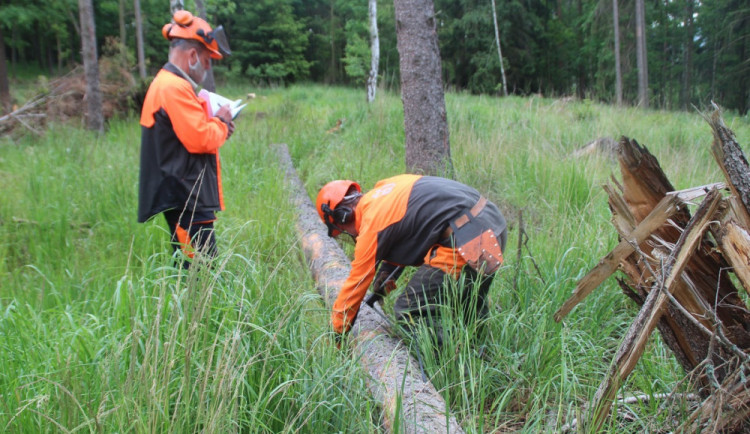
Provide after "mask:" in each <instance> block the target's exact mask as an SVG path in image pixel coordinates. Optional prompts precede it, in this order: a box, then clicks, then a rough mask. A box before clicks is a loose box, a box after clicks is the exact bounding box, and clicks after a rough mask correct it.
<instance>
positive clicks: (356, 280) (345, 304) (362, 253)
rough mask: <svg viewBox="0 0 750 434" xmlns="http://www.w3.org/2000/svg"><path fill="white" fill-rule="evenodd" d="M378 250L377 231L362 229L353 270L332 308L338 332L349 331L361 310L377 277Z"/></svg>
mask: <svg viewBox="0 0 750 434" xmlns="http://www.w3.org/2000/svg"><path fill="white" fill-rule="evenodd" d="M376 252H377V232H371V231H367V230H365V231H362V232H361V233H360V236H359V237H357V245H356V247H355V248H354V260H353V261H352V269H351V272H350V273H349V277H347V279H346V282H344V285H343V286H342V287H341V291H339V295H338V297H336V301H335V302H334V303H333V309H332V310H331V323H332V325H333V329H334V330H335V331H336V332H337V333H344V332H348V331H349V329H350V328H351V326H352V320H354V318H356V316H357V312H359V305H360V304H361V303H362V300H363V299H364V298H365V294H367V289H368V288H369V287H370V284H371V283H372V280H373V279H374V278H375V254H376Z"/></svg>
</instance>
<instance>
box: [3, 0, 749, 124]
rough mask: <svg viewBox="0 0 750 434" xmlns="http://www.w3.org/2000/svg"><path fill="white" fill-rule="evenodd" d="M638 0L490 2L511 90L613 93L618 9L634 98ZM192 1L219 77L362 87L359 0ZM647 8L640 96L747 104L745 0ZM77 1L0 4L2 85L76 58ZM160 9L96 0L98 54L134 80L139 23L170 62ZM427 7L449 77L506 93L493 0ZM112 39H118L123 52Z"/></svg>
mask: <svg viewBox="0 0 750 434" xmlns="http://www.w3.org/2000/svg"><path fill="white" fill-rule="evenodd" d="M196 3H198V4H197V5H196ZM635 4H636V0H556V1H551V0H496V9H497V20H498V27H499V37H500V43H501V45H502V55H503V62H504V63H503V66H504V70H505V74H506V76H507V88H508V92H509V93H513V94H517V95H528V94H542V95H544V96H562V95H575V96H577V97H579V98H590V99H594V100H599V101H604V102H612V103H615V102H616V92H615V79H616V77H615V75H616V74H615V71H616V68H615V50H614V47H615V32H614V28H615V26H614V24H615V22H614V20H613V16H614V14H613V10H614V5H617V8H618V12H619V14H617V16H619V20H618V23H617V24H618V26H619V36H620V42H619V45H620V57H621V68H622V81H623V102H624V103H625V104H632V105H636V104H638V101H639V99H638V77H637V75H638V68H637V62H636V39H635V34H636V32H635V25H636V24H635V23H636V20H635V16H636V13H635ZM136 6H139V9H140V15H138V14H136V12H135V10H136ZM200 6H203V7H205V10H206V13H207V16H208V20H209V22H211V23H212V24H216V25H218V24H223V25H224V27H225V29H226V31H227V34H228V36H229V38H230V44H231V45H232V49H233V51H234V55H233V56H232V57H231V59H227V60H224V61H221V62H218V63H217V65H216V69H217V71H219V72H220V73H218V74H217V79H218V80H220V81H221V80H228V79H237V78H239V79H245V80H248V81H250V82H252V83H253V84H254V85H267V84H271V85H278V84H289V83H294V82H308V81H311V82H316V83H324V84H338V85H340V84H344V85H352V86H364V83H365V81H366V79H367V74H368V71H369V66H370V48H369V43H370V35H369V30H368V4H367V1H366V0H357V1H355V0H253V1H250V0H203V1H197V2H196V1H191V0H188V1H186V2H185V8H186V9H188V10H192V11H194V12H195V11H196V8H197V7H200ZM644 6H645V22H646V32H645V33H646V45H647V59H648V67H647V69H646V68H644V69H646V71H647V73H648V89H649V93H648V105H649V106H652V107H659V108H666V109H691V107H692V106H693V105H695V106H699V107H703V106H705V104H706V103H707V102H708V101H710V100H714V101H716V102H718V103H720V104H721V105H722V106H724V107H726V108H727V109H730V110H737V112H739V113H740V114H746V113H747V111H748V107H749V106H750V0H704V1H697V0H685V1H679V2H676V1H672V0H647V1H646V2H645V3H644ZM77 7H78V5H77V2H76V0H57V1H54V2H50V1H43V0H0V49H2V48H3V46H4V50H2V51H4V52H5V56H6V59H7V77H8V78H9V79H10V83H11V87H12V85H13V80H14V78H15V77H17V76H18V75H19V74H23V71H25V70H26V69H25V68H26V67H27V66H28V65H36V66H38V67H39V68H41V69H42V70H43V71H45V73H46V72H48V73H50V74H56V73H62V72H65V71H67V70H68V69H69V68H71V67H72V66H73V65H76V64H78V63H81V61H82V59H81V49H80V47H81V42H80V41H81V38H80V35H79V24H78V15H77V14H76V13H75V11H76V10H77ZM169 7H170V5H169V2H168V1H167V0H96V1H94V14H95V23H96V35H97V46H98V47H99V53H100V55H103V56H111V57H116V58H118V59H121V60H122V61H123V64H124V66H126V67H127V68H128V69H129V70H130V71H132V73H133V74H134V75H136V76H138V75H139V73H138V71H139V68H138V67H137V61H136V58H137V56H136V28H137V26H136V22H137V20H138V19H140V20H141V22H142V28H143V34H144V55H145V66H146V68H145V75H146V76H150V75H151V74H153V73H154V72H155V71H156V70H157V69H158V68H159V67H160V66H161V65H162V64H163V63H164V61H165V59H166V43H165V41H164V39H163V38H162V36H161V27H162V26H163V25H164V23H166V22H167V21H169V19H170V12H169ZM435 13H436V17H437V19H438V22H437V30H438V36H439V41H440V54H441V56H442V65H443V77H444V83H445V85H446V86H447V87H448V88H450V89H454V90H460V91H463V90H465V91H469V92H471V93H482V94H502V76H501V67H500V61H499V56H498V50H497V48H496V41H495V31H494V25H493V17H492V1H491V0H435ZM378 28H379V36H380V51H381V55H380V76H381V84H382V85H384V86H386V87H388V88H396V87H398V84H399V78H398V75H399V68H398V52H397V50H396V31H395V23H394V11H393V2H392V1H390V0H382V1H381V0H379V1H378ZM119 41H125V50H124V51H121V46H120V44H119ZM122 53H125V55H124V56H123V55H122ZM1 73H2V71H1V70H0V75H1ZM140 75H143V72H141V74H140ZM0 78H2V77H0ZM144 78H145V77H144ZM641 105H643V104H641Z"/></svg>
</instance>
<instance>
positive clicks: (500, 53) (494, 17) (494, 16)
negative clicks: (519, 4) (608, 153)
mask: <svg viewBox="0 0 750 434" xmlns="http://www.w3.org/2000/svg"><path fill="white" fill-rule="evenodd" d="M614 1H617V0H614ZM492 22H493V23H494V24H495V43H496V44H497V57H498V58H500V74H501V75H502V76H503V96H508V83H507V82H506V81H505V66H504V65H503V51H502V49H501V48H500V31H499V30H498V28H497V12H496V10H495V0H492Z"/></svg>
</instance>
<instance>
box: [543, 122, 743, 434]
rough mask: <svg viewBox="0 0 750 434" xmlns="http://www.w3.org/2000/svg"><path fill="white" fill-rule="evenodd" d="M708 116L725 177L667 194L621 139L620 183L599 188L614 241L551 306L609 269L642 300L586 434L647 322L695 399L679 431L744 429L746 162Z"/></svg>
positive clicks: (655, 173) (632, 145)
mask: <svg viewBox="0 0 750 434" xmlns="http://www.w3.org/2000/svg"><path fill="white" fill-rule="evenodd" d="M706 120H707V121H708V123H709V125H710V126H711V128H712V130H713V135H714V141H713V144H712V153H713V156H714V159H715V160H716V162H717V163H718V164H719V166H720V167H721V170H722V172H723V173H724V175H725V178H726V182H719V183H715V184H711V185H704V186H700V187H695V188H691V189H687V190H682V191H675V189H674V188H673V186H672V184H671V183H670V181H669V179H668V178H667V176H666V175H665V174H664V172H663V171H662V169H661V167H660V166H659V163H658V161H657V160H656V158H655V157H654V156H653V155H652V154H650V153H649V151H648V149H646V148H645V147H644V146H641V145H639V144H638V143H637V142H636V141H635V140H631V139H628V138H626V137H623V138H622V139H621V140H620V142H619V145H618V149H617V151H618V161H619V165H620V172H621V174H622V182H621V183H620V182H618V181H617V180H616V179H614V178H613V180H612V183H611V184H610V185H607V186H605V190H606V192H607V194H608V195H609V206H610V210H611V211H612V223H613V225H614V227H615V229H616V230H617V232H618V234H619V239H620V242H619V244H618V245H617V246H616V247H615V248H614V249H613V250H612V251H611V252H610V253H609V254H607V255H606V256H605V257H604V258H602V259H601V260H600V261H599V263H598V264H597V265H596V266H595V267H594V268H593V269H592V270H591V271H590V272H589V273H588V274H587V275H586V276H584V278H583V279H581V280H580V281H579V282H578V284H577V286H576V289H575V290H574V292H573V295H572V296H571V297H570V298H569V299H568V300H567V301H566V302H565V303H564V304H563V305H562V307H560V309H559V310H558V311H557V312H556V313H555V320H557V321H560V320H562V318H563V317H564V316H565V315H567V314H568V313H569V312H570V311H571V309H573V307H574V306H575V305H576V304H577V303H579V302H580V301H582V300H583V299H584V298H585V297H586V296H587V295H588V294H590V293H591V292H592V291H593V290H594V289H596V288H597V287H598V286H599V285H600V284H601V283H602V282H604V280H605V279H607V278H608V277H609V276H610V275H612V274H613V273H614V272H615V271H617V270H619V271H620V272H621V273H622V277H619V278H618V279H617V282H618V284H619V286H620V287H621V289H622V290H623V292H624V293H625V295H627V296H628V297H629V298H630V299H632V300H633V301H635V302H636V303H637V304H638V305H639V306H640V312H639V314H638V316H637V317H636V318H635V320H634V321H633V323H632V325H631V326H630V329H629V330H628V332H627V334H626V336H625V338H624V340H623V343H622V344H621V346H620V348H619V350H618V352H617V354H616V356H615V359H614V361H613V363H612V365H611V369H610V371H609V373H608V375H607V377H606V378H605V379H604V380H603V381H602V383H601V384H600V386H599V389H598V390H597V393H596V395H595V397H594V400H593V402H592V403H590V405H589V406H588V409H589V410H588V415H587V420H586V423H585V424H586V427H585V428H586V430H587V431H589V432H596V431H598V430H599V429H600V428H601V427H602V425H603V424H604V422H605V421H606V418H607V416H608V414H609V411H610V408H611V406H612V404H613V403H614V402H615V398H616V394H617V392H618V389H619V387H620V386H621V385H622V384H623V383H624V382H625V380H626V379H627V377H628V375H629V374H630V373H631V372H632V370H633V369H634V367H635V365H636V363H637V362H638V359H639V358H640V357H641V355H642V354H643V351H644V348H645V345H646V342H647V340H648V337H649V336H650V334H651V332H652V331H653V330H654V328H658V330H659V332H660V334H661V336H662V339H663V340H664V342H665V344H666V345H667V346H668V347H669V348H670V349H671V351H672V352H673V353H674V355H675V358H676V359H677V361H678V362H679V363H680V365H682V367H683V368H684V369H685V371H686V372H687V373H688V377H687V378H688V380H690V381H691V384H693V385H694V387H695V388H696V389H697V390H696V391H697V394H698V396H699V397H700V398H701V399H700V402H699V404H698V405H696V406H695V407H694V408H693V410H692V412H691V414H690V416H689V417H687V418H686V419H685V420H684V422H682V424H681V426H680V427H678V429H677V431H679V432H701V431H708V432H747V431H748V429H750V385H749V384H748V381H747V379H748V378H750V310H748V306H747V303H746V300H747V295H748V294H747V293H748V292H750V165H748V162H747V159H746V158H745V155H744V154H743V152H742V150H741V148H740V146H739V145H738V144H737V142H736V139H735V136H734V133H733V132H732V131H731V130H729V129H728V128H727V127H726V126H725V125H724V122H723V120H722V118H721V115H720V111H719V110H718V107H717V110H716V111H715V112H714V113H713V114H712V115H711V116H710V117H708V116H707V117H706ZM696 206H697V207H696ZM690 208H695V210H694V212H693V213H691V212H690ZM740 291H744V294H741V293H740Z"/></svg>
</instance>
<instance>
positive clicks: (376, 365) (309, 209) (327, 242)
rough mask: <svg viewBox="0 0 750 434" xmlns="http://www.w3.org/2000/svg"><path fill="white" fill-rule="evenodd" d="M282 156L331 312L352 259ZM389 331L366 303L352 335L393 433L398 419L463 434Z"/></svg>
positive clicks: (308, 253) (405, 427) (414, 428)
mask: <svg viewBox="0 0 750 434" xmlns="http://www.w3.org/2000/svg"><path fill="white" fill-rule="evenodd" d="M278 154H279V160H280V161H281V165H282V168H283V170H284V171H285V179H286V183H287V186H288V187H289V189H290V191H291V198H292V201H293V204H294V206H295V208H296V209H297V210H298V216H297V223H296V229H297V233H298V235H299V239H300V242H301V245H302V250H303V252H304V254H305V258H306V259H307V262H308V265H309V267H310V270H311V272H312V275H313V278H314V280H315V282H316V286H317V288H318V291H319V292H320V294H321V295H322V297H323V299H324V300H325V302H326V305H327V306H328V307H330V306H331V305H332V304H333V301H334V300H335V299H336V295H337V294H338V291H339V289H341V285H342V284H343V283H344V280H346V277H347V276H348V274H349V269H350V262H349V259H348V258H347V257H346V255H345V254H344V252H343V251H342V250H341V248H340V247H339V245H338V244H337V243H336V242H335V241H334V240H333V239H332V238H330V237H328V235H327V232H326V228H325V227H324V225H323V224H322V222H320V219H319V217H318V214H317V212H316V211H315V207H314V206H313V205H312V202H311V201H310V198H309V196H308V195H307V192H306V191H305V188H304V186H303V185H302V182H301V181H300V180H299V177H298V176H297V172H296V171H295V169H294V165H293V164H292V160H291V158H290V156H289V151H288V150H287V147H286V145H280V146H279V147H278ZM387 329H388V324H387V322H386V321H385V320H384V319H383V318H382V317H381V316H380V315H378V313H377V312H375V311H374V310H373V309H372V308H370V307H369V306H368V305H366V304H364V303H363V304H362V306H361V307H360V311H359V315H358V317H357V322H356V324H355V325H354V327H353V328H352V330H351V332H350V340H351V342H352V344H353V345H354V351H355V352H357V353H358V355H359V358H360V360H361V363H362V365H363V367H364V368H365V369H366V370H367V372H368V373H369V374H370V381H369V384H368V387H369V388H370V391H371V393H372V394H373V396H374V397H375V399H376V400H377V401H378V402H381V403H382V405H383V410H384V413H385V421H386V429H387V430H388V431H392V430H393V427H394V422H395V421H396V420H400V427H401V428H400V430H401V431H404V432H420V433H421V432H425V433H433V432H451V433H461V432H463V430H462V429H461V426H460V425H459V424H458V422H457V421H456V419H455V418H454V417H453V416H452V415H451V414H450V413H449V411H448V410H447V405H446V403H445V401H444V400H443V398H442V397H441V396H440V394H439V393H438V392H437V390H436V389H435V387H434V386H433V385H432V384H431V383H430V382H425V381H423V380H422V375H421V370H420V368H419V364H418V363H417V361H416V360H414V358H413V357H411V356H410V355H409V353H408V350H407V349H406V348H405V347H404V345H403V344H402V343H401V341H400V340H399V339H397V338H395V337H392V336H390V335H389V334H388V333H387ZM399 401H400V406H401V408H400V409H399V408H398V407H399V405H398V403H399Z"/></svg>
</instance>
